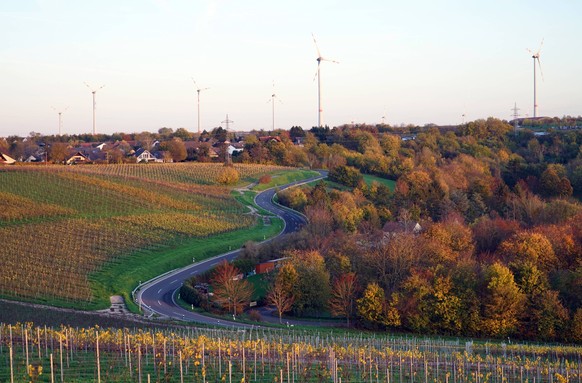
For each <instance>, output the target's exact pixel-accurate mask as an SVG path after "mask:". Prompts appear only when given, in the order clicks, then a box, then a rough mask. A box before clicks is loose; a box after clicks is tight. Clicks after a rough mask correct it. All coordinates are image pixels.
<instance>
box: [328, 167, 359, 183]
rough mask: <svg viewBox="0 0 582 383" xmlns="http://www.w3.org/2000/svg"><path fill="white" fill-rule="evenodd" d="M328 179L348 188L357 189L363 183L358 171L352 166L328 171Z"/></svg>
mask: <svg viewBox="0 0 582 383" xmlns="http://www.w3.org/2000/svg"><path fill="white" fill-rule="evenodd" d="M329 179H330V180H331V181H334V182H337V183H340V184H342V185H346V186H350V187H354V188H355V187H358V186H360V185H361V184H362V183H363V182H364V177H363V176H362V174H361V173H360V171H359V170H358V169H356V168H354V167H352V166H337V167H336V168H335V169H333V170H330V172H329Z"/></svg>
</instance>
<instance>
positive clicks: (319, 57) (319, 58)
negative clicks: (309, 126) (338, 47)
mask: <svg viewBox="0 0 582 383" xmlns="http://www.w3.org/2000/svg"><path fill="white" fill-rule="evenodd" d="M311 36H312V37H313V42H314V43H315V49H316V50H317V72H316V73H315V76H316V77H317V108H318V115H317V126H318V127H321V126H322V124H323V109H322V107H321V72H320V66H321V62H322V61H331V62H332V63H336V64H339V62H338V61H335V60H330V59H327V58H325V57H323V56H322V55H321V52H320V51H319V46H318V45H317V40H315V36H314V35H313V33H312V34H311Z"/></svg>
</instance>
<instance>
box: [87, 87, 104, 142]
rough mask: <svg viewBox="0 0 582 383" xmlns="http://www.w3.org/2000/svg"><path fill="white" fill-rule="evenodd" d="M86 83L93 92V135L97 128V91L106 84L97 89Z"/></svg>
mask: <svg viewBox="0 0 582 383" xmlns="http://www.w3.org/2000/svg"><path fill="white" fill-rule="evenodd" d="M85 85H87V88H89V90H91V93H92V94H93V135H95V132H96V130H95V128H96V119H95V107H96V106H97V104H96V102H95V93H97V91H98V90H101V89H103V87H104V86H105V85H101V86H100V87H99V88H97V89H95V88H91V85H89V84H87V83H85Z"/></svg>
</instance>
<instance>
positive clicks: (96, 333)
mask: <svg viewBox="0 0 582 383" xmlns="http://www.w3.org/2000/svg"><path fill="white" fill-rule="evenodd" d="M95 349H96V350H97V383H101V360H100V358H99V331H95Z"/></svg>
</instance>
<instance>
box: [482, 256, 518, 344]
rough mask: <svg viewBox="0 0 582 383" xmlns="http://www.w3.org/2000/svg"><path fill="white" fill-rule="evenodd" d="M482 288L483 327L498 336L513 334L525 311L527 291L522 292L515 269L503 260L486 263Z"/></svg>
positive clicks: (487, 331) (487, 332)
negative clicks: (510, 268)
mask: <svg viewBox="0 0 582 383" xmlns="http://www.w3.org/2000/svg"><path fill="white" fill-rule="evenodd" d="M484 274H485V279H484V286H483V289H482V313H483V319H482V322H481V323H482V329H483V331H484V333H485V334H487V335H489V336H494V337H506V336H508V335H511V334H513V333H514V332H515V331H516V330H517V328H518V325H519V323H520V320H521V318H522V315H523V312H524V303H525V295H524V294H523V293H522V292H521V290H520V289H519V287H518V286H517V284H516V283H515V280H514V278H513V274H512V273H511V270H509V269H508V268H507V267H506V266H504V265H502V264H501V263H498V262H497V263H494V264H492V265H490V266H486V267H485V270H484Z"/></svg>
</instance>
